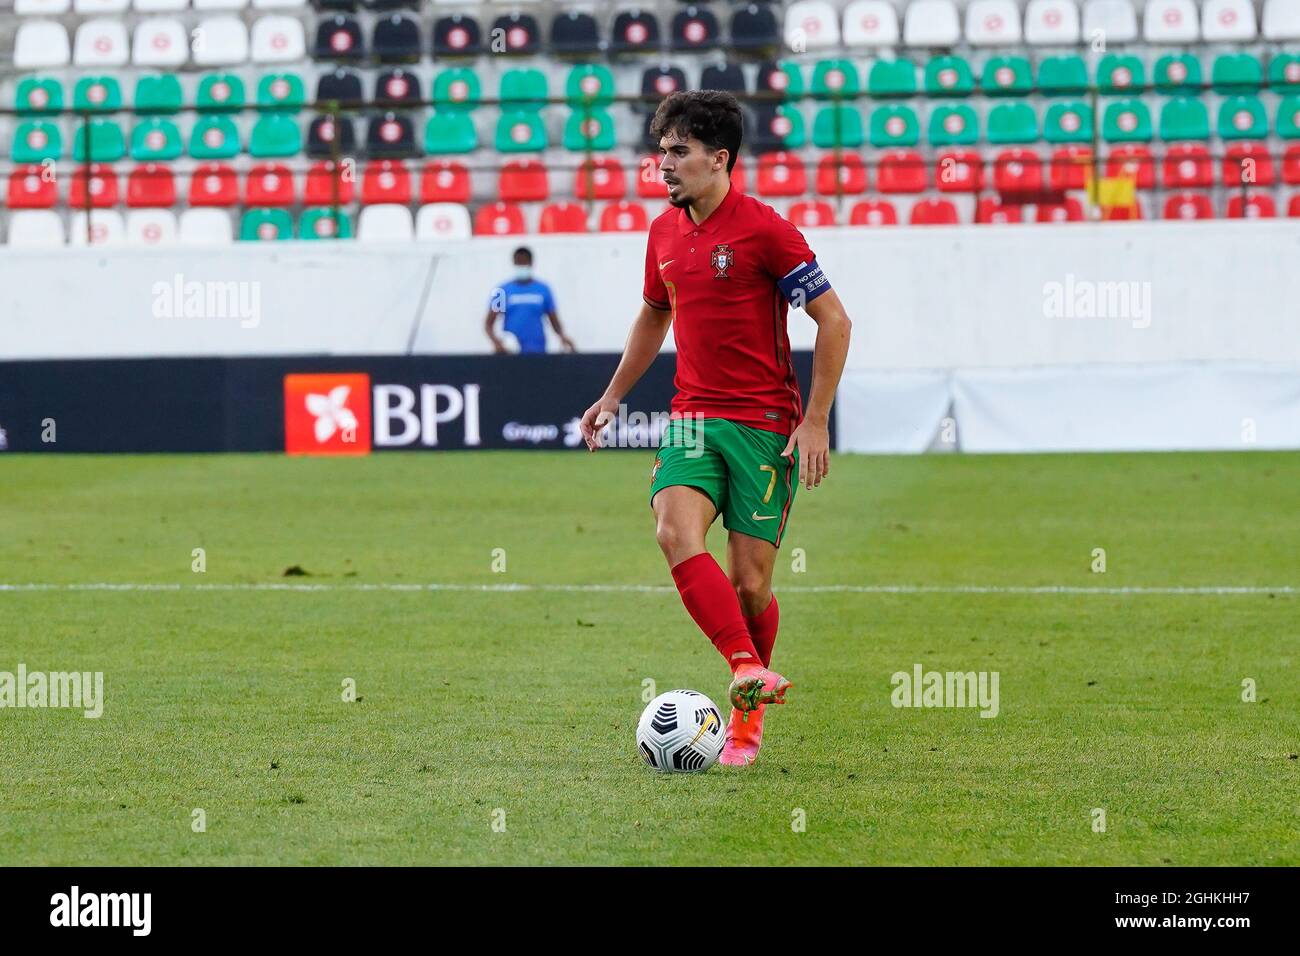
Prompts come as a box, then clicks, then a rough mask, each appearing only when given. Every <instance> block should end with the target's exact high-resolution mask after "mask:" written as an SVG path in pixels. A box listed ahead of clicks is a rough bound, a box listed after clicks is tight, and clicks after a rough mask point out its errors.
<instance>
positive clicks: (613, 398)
mask: <svg viewBox="0 0 1300 956" xmlns="http://www.w3.org/2000/svg"><path fill="white" fill-rule="evenodd" d="M672 321H673V313H672V311H671V310H670V309H658V308H655V307H654V306H653V305H651V304H650V303H649V302H645V303H643V304H642V306H641V312H640V314H639V315H637V317H636V321H635V322H633V323H632V331H631V332H629V333H628V336H627V344H625V345H624V346H623V358H622V359H620V360H619V363H618V368H617V369H615V370H614V377H613V378H611V379H610V380H609V387H608V388H606V389H605V394H603V395H601V396H600V398H598V399H597V400H596V402H595V404H593V405H592V406H591V408H589V409H587V411H586V413H585V414H584V415H583V416H582V423H581V426H580V427H581V429H582V437H583V439H584V440H585V441H586V442H587V449H588V451H595V450H596V449H597V448H599V447H600V431H601V429H603V428H604V427H605V423H606V422H608V421H609V420H610V419H611V418H613V417H614V416H616V415H617V414H618V406H619V403H620V402H622V401H623V398H624V397H625V396H626V395H627V393H628V392H630V391H632V386H634V385H635V384H636V383H637V382H638V381H640V379H641V376H642V375H644V374H645V370H646V369H648V368H649V367H650V363H651V362H653V361H654V360H655V356H656V355H658V354H659V349H660V348H662V347H663V344H664V339H665V338H667V337H668V328H669V326H671V325H672Z"/></svg>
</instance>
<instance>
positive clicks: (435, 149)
mask: <svg viewBox="0 0 1300 956" xmlns="http://www.w3.org/2000/svg"><path fill="white" fill-rule="evenodd" d="M477 148H478V133H477V131H476V130H475V129H474V121H473V120H472V119H470V116H469V114H468V113H465V112H463V111H462V110H460V109H458V108H455V107H445V108H438V107H435V108H434V110H433V112H432V115H430V117H429V122H428V125H426V126H425V128H424V151H425V152H426V153H429V154H430V155H433V156H439V155H442V154H444V153H472V152H473V151H474V150H475V149H477Z"/></svg>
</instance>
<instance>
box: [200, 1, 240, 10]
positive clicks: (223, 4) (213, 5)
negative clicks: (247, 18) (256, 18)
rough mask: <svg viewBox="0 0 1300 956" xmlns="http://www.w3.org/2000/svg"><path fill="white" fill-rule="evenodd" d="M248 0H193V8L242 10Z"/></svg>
mask: <svg viewBox="0 0 1300 956" xmlns="http://www.w3.org/2000/svg"><path fill="white" fill-rule="evenodd" d="M247 6H248V0H194V9H195V10H243V9H244V8H245V7H247Z"/></svg>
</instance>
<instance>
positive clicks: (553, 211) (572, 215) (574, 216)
mask: <svg viewBox="0 0 1300 956" xmlns="http://www.w3.org/2000/svg"><path fill="white" fill-rule="evenodd" d="M537 231H538V232H540V233H566V232H568V233H571V232H586V231H587V211H586V210H585V209H584V208H583V207H582V206H581V205H580V204H579V203H576V202H558V203H551V204H550V205H549V206H543V207H542V213H541V216H540V218H539V219H538V224H537Z"/></svg>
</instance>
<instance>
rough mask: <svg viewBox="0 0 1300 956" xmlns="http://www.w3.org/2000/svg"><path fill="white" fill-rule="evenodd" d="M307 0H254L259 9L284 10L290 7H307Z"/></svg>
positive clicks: (255, 6) (254, 4)
mask: <svg viewBox="0 0 1300 956" xmlns="http://www.w3.org/2000/svg"><path fill="white" fill-rule="evenodd" d="M306 5H307V0H253V6H254V8H256V9H258V10H282V9H286V8H288V7H305V6H306Z"/></svg>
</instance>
